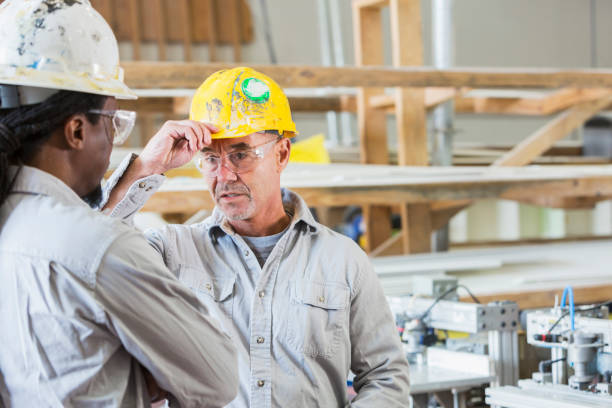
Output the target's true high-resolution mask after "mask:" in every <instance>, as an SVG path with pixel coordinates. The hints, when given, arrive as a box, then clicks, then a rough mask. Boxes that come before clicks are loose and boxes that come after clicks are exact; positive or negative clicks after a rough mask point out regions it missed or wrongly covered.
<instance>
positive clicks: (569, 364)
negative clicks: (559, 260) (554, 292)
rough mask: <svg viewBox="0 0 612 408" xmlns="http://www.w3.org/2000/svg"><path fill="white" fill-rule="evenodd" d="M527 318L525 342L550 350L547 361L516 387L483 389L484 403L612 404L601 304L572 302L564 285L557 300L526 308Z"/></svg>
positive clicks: (608, 338) (608, 325) (611, 365)
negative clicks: (549, 305) (545, 306)
mask: <svg viewBox="0 0 612 408" xmlns="http://www.w3.org/2000/svg"><path fill="white" fill-rule="evenodd" d="M566 300H567V302H566ZM566 303H567V304H566ZM526 322H527V324H526V325H527V339H528V342H529V344H531V345H533V346H535V347H543V348H547V349H550V360H545V361H541V362H540V363H539V367H538V371H537V372H535V373H533V375H532V378H531V379H526V380H521V381H519V382H518V384H517V386H509V385H508V386H502V387H491V388H488V389H487V390H486V401H487V403H488V404H490V405H491V406H495V407H504V408H515V407H516V408H518V407H520V408H529V407H538V408H541V407H553V406H554V407H555V408H586V407H608V408H610V407H612V395H611V394H612V383H611V377H612V321H611V320H610V319H609V310H608V307H607V306H605V304H598V305H588V306H581V307H575V306H574V302H573V292H572V289H571V288H570V287H568V288H566V290H565V291H564V292H563V297H562V300H561V304H560V305H557V306H555V307H553V308H552V309H550V310H540V311H534V312H531V313H528V314H527V318H526Z"/></svg>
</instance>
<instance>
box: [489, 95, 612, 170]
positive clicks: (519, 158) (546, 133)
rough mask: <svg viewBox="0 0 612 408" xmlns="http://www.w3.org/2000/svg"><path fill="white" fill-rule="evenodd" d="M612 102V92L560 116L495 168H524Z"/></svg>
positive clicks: (526, 140)
mask: <svg viewBox="0 0 612 408" xmlns="http://www.w3.org/2000/svg"><path fill="white" fill-rule="evenodd" d="M611 102H612V92H609V93H608V94H607V95H606V96H604V97H602V98H600V99H596V100H594V101H588V102H582V103H579V104H577V105H575V106H573V107H572V108H570V109H568V110H566V111H565V112H563V113H562V114H560V115H558V116H557V117H556V118H555V119H554V120H553V121H551V122H549V123H547V124H546V125H544V126H543V127H542V128H540V129H538V130H537V131H536V132H534V133H533V134H531V135H530V136H529V137H527V138H526V139H525V140H523V141H522V142H521V143H519V144H518V145H516V146H515V147H514V148H513V149H512V150H510V151H509V152H508V153H506V154H504V155H503V156H502V157H500V158H499V159H498V160H496V161H495V162H494V163H493V166H524V165H526V164H529V163H531V162H532V161H533V160H534V159H536V158H538V157H539V156H540V155H541V154H542V153H544V152H545V151H546V150H548V149H550V148H551V146H552V145H553V144H554V143H555V142H556V141H558V140H561V139H563V138H564V137H565V136H567V135H568V134H569V133H570V132H571V131H573V130H574V129H576V128H578V127H579V126H582V125H583V124H584V122H586V121H587V120H589V119H590V118H591V117H592V116H593V115H595V114H596V113H597V112H599V111H601V110H602V109H604V108H605V107H607V106H608V105H609V104H610V103H611Z"/></svg>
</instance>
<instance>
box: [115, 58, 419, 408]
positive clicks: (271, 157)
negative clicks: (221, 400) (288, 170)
mask: <svg viewBox="0 0 612 408" xmlns="http://www.w3.org/2000/svg"><path fill="white" fill-rule="evenodd" d="M190 117H191V119H193V120H198V121H204V122H206V123H213V124H214V125H215V126H216V127H217V128H218V129H219V131H218V132H215V133H214V134H213V135H212V139H213V140H212V142H211V143H208V141H207V142H206V143H205V146H204V148H202V149H201V151H200V152H199V153H198V155H197V156H196V164H197V166H198V168H199V169H200V171H201V172H202V175H203V177H204V179H203V182H204V183H205V184H206V186H207V187H208V190H209V192H210V194H211V196H212V198H213V200H214V202H215V205H216V206H215V209H214V211H213V213H212V215H211V216H210V217H208V218H207V219H205V220H204V221H202V222H200V223H196V224H192V225H181V224H179V225H168V226H166V227H164V228H162V229H159V230H150V231H147V232H146V233H145V234H146V236H147V238H148V239H149V242H150V243H151V245H152V246H153V247H154V248H155V249H156V250H157V251H158V252H159V253H160V254H161V255H162V256H163V258H164V261H165V262H166V265H167V266H168V268H169V269H170V270H171V271H172V272H173V273H175V274H176V276H177V277H178V278H179V279H180V280H181V281H182V282H184V283H185V285H187V286H188V287H190V288H191V289H192V290H193V291H194V293H196V294H197V296H198V297H199V298H200V299H201V300H202V303H204V304H205V305H207V306H208V307H209V308H210V310H211V311H213V310H214V311H215V312H216V314H217V315H218V316H219V319H220V321H222V323H223V325H224V327H225V328H227V330H228V332H229V333H230V335H231V336H232V338H233V340H234V341H235V343H236V345H237V355H238V371H239V375H240V387H239V391H238V395H237V396H236V398H235V399H234V400H233V401H232V402H231V403H230V404H228V407H231V408H247V407H258V408H272V407H274V408H276V407H278V408H284V407H325V408H327V407H347V406H351V407H354V408H358V407H360V408H361V407H363V408H399V407H406V406H409V399H410V396H409V381H408V376H409V369H408V362H407V361H406V358H405V357H404V352H403V349H402V345H401V343H400V340H399V336H398V334H397V330H396V328H395V322H394V320H393V316H392V314H391V312H390V310H389V307H388V305H387V302H386V299H385V296H384V294H383V291H382V288H381V285H380V282H379V281H378V278H377V276H376V274H375V273H374V270H373V268H372V265H371V263H370V261H369V259H368V256H367V255H366V254H365V253H364V252H363V251H362V250H361V249H360V248H359V247H358V246H357V245H356V244H355V243H354V242H353V241H352V240H351V239H349V238H348V237H346V236H343V235H340V234H338V233H336V232H334V231H332V230H331V229H329V228H327V227H325V226H324V225H321V224H319V223H318V222H317V221H316V220H315V219H314V217H313V215H312V214H311V213H310V210H309V209H308V206H307V205H306V203H305V202H304V200H302V198H301V197H300V196H298V195H297V194H296V193H294V192H292V191H289V190H286V189H282V188H281V183H280V180H281V173H282V172H283V171H284V169H285V167H286V166H287V163H288V161H289V155H290V151H291V143H290V138H291V137H293V136H294V135H295V134H296V126H295V123H294V122H293V120H292V118H291V110H290V108H289V102H288V100H287V97H286V95H285V94H284V92H283V90H282V89H281V88H280V86H279V85H278V84H277V83H276V82H275V81H273V80H272V79H271V78H270V77H268V76H266V75H264V74H262V73H260V72H257V71H255V70H253V69H251V68H246V67H239V68H234V69H228V70H223V71H219V72H216V73H214V74H212V75H211V76H210V77H208V79H206V80H205V81H204V83H203V84H202V85H201V86H200V88H199V89H198V91H197V92H196V94H195V96H194V98H193V102H192V105H191V114H190ZM169 142H171V141H166V143H165V146H166V149H164V148H163V146H164V138H163V135H158V136H155V137H154V138H153V139H152V140H151V142H149V144H148V145H147V147H146V148H145V152H151V151H153V150H155V151H156V152H157V154H147V155H146V159H147V161H148V160H151V159H156V161H157V162H158V165H159V168H160V170H161V171H157V173H160V172H164V171H165V170H167V169H168V166H167V163H165V161H166V160H165V157H167V156H168V154H167V153H166V152H165V150H167V149H168V147H169V146H171V143H169ZM153 146H157V148H156V149H153V148H152V147H153ZM154 161H155V160H154ZM187 161H188V160H185V163H186V162H187ZM177 163H178V162H177ZM124 170H125V168H124V169H119V171H117V172H115V174H113V176H112V177H111V180H119V183H118V184H117V185H116V186H115V188H114V189H113V191H112V192H111V194H110V200H109V202H108V204H107V205H108V207H109V208H110V207H113V208H112V211H111V215H113V216H117V217H123V218H129V216H131V215H132V214H134V213H135V212H136V211H137V210H138V209H139V208H140V207H141V206H142V205H143V204H144V202H145V201H146V199H147V198H148V195H150V193H151V192H148V193H147V192H146V191H144V192H143V191H142V189H139V188H138V186H139V185H140V184H141V183H149V184H155V185H156V186H158V185H159V184H161V182H162V181H163V176H161V175H159V174H147V172H146V171H139V170H138V168H137V166H129V167H128V168H127V170H126V171H124ZM177 199H180V198H179V197H177ZM349 371H352V372H353V373H354V374H355V377H354V383H353V384H354V390H355V391H356V393H357V395H356V396H355V397H354V398H353V399H352V400H350V399H349V392H348V389H347V379H348V376H349Z"/></svg>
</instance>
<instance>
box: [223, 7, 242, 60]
mask: <svg viewBox="0 0 612 408" xmlns="http://www.w3.org/2000/svg"><path fill="white" fill-rule="evenodd" d="M238 1H239V0H225V2H224V3H226V5H227V9H226V11H227V13H228V14H229V16H230V21H233V24H232V26H231V36H232V37H231V38H232V49H233V51H234V62H240V61H241V60H242V56H241V45H240V28H241V23H240V21H241V19H240V8H239V7H240V4H239V3H238Z"/></svg>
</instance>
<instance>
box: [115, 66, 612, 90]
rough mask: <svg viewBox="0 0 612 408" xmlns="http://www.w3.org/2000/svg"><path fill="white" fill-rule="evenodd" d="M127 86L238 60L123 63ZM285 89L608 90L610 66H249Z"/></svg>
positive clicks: (193, 76)
mask: <svg viewBox="0 0 612 408" xmlns="http://www.w3.org/2000/svg"><path fill="white" fill-rule="evenodd" d="M122 66H123V68H124V69H125V78H126V82H127V84H128V86H130V87H132V88H136V89H168V88H190V89H195V88H197V87H198V86H200V84H201V83H202V82H203V81H204V79H206V78H207V77H208V76H209V75H210V74H212V73H213V72H215V71H218V70H220V69H228V68H234V67H237V66H239V64H225V63H224V64H222V63H214V64H210V63H177V62H124V63H122ZM251 66H252V67H253V68H254V69H256V70H258V71H261V72H263V73H265V74H267V75H269V76H270V77H272V78H274V79H275V80H276V81H277V82H278V83H279V84H280V85H281V86H283V87H297V88H299V87H325V86H334V87H344V86H346V87H397V86H401V87H428V86H433V87H462V86H466V87H470V88H562V87H567V86H574V87H583V88H612V70H603V69H589V70H574V71H570V70H566V71H562V70H551V69H528V68H524V69H521V70H518V69H514V70H509V69H478V68H472V69H452V70H436V69H432V68H431V67H402V68H390V67H380V66H372V67H363V66H357V67H320V66H303V65H299V66H288V65H258V64H253V65H251Z"/></svg>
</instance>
